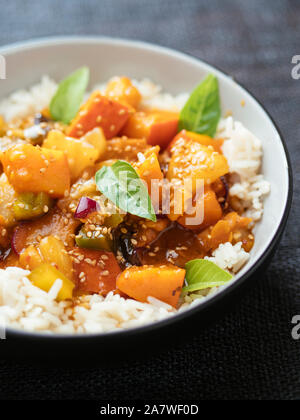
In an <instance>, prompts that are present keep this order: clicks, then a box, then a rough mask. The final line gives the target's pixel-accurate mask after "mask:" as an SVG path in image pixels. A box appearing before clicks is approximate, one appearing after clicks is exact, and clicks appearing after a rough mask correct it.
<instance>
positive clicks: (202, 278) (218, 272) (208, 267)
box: [183, 259, 233, 292]
mask: <svg viewBox="0 0 300 420" xmlns="http://www.w3.org/2000/svg"><path fill="white" fill-rule="evenodd" d="M185 269H186V277H185V278H186V282H187V286H186V287H184V288H183V291H184V292H195V291H198V290H204V289H212V288H213V287H218V286H223V285H224V284H226V283H227V282H228V281H229V280H231V279H232V278H233V276H232V275H231V274H230V273H228V272H227V271H224V270H222V269H221V268H220V267H218V266H217V265H216V264H215V263H213V262H212V261H208V260H200V259H198V260H192V261H189V262H188V263H187V264H186V265H185Z"/></svg>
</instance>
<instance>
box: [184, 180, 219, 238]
mask: <svg viewBox="0 0 300 420" xmlns="http://www.w3.org/2000/svg"><path fill="white" fill-rule="evenodd" d="M199 200H203V206H204V209H203V210H204V214H203V221H202V223H200V224H199V223H198V224H191V221H190V222H189V223H188V221H187V220H188V219H189V218H193V217H195V214H191V215H187V214H184V215H183V216H181V217H179V219H178V220H177V222H178V223H180V224H181V225H182V226H184V227H187V228H189V229H192V230H200V229H205V228H206V227H208V226H211V225H214V224H215V223H217V221H218V220H220V219H221V217H222V214H223V212H222V208H221V206H220V204H219V202H218V200H217V197H216V194H215V192H214V191H212V190H211V189H210V188H209V187H206V188H205V190H204V194H203V197H200V198H199Z"/></svg>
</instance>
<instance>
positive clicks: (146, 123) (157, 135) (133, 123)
mask: <svg viewBox="0 0 300 420" xmlns="http://www.w3.org/2000/svg"><path fill="white" fill-rule="evenodd" d="M178 120H179V114H178V113H177V112H171V111H163V110H153V111H152V110H151V111H143V112H136V113H135V114H133V115H132V116H131V117H130V118H129V120H128V122H127V124H126V125H125V127H124V128H123V130H122V134H123V135H125V136H128V137H133V138H138V139H141V138H145V139H146V140H147V143H148V144H151V145H152V146H155V145H158V146H160V147H161V149H165V148H166V147H167V146H168V144H169V142H170V141H171V140H172V139H173V138H174V136H175V135H176V133H177V131H178Z"/></svg>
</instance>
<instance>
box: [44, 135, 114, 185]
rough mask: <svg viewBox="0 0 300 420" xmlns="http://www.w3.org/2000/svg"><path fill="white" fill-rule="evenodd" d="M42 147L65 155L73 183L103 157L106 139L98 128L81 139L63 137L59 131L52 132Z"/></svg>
mask: <svg viewBox="0 0 300 420" xmlns="http://www.w3.org/2000/svg"><path fill="white" fill-rule="evenodd" d="M43 147H45V148H47V149H53V150H61V151H63V152H65V153H66V154H67V157H68V162H69V167H70V172H71V178H72V181H75V180H76V179H78V178H79V176H80V175H81V174H82V172H83V171H84V170H85V169H86V168H87V167H89V166H92V165H94V163H95V162H96V161H97V160H98V159H99V158H100V157H101V156H103V155H104V153H105V151H106V139H105V137H104V134H103V131H102V129H100V128H98V127H97V128H95V129H94V130H92V131H90V132H89V133H87V134H86V135H85V136H84V137H83V138H81V139H75V138H72V137H67V136H65V135H64V134H63V133H62V132H61V131H58V130H52V131H50V133H49V134H48V137H47V138H46V140H45V141H44V143H43Z"/></svg>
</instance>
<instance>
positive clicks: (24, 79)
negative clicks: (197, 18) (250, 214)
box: [0, 37, 292, 324]
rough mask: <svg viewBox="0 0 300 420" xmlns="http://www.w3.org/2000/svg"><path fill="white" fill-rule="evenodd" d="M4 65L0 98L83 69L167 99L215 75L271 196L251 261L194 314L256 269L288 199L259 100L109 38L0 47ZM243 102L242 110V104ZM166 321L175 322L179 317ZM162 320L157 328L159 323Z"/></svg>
mask: <svg viewBox="0 0 300 420" xmlns="http://www.w3.org/2000/svg"><path fill="white" fill-rule="evenodd" d="M0 54H1V55H4V57H5V58H6V63H7V79H6V80H0V86H1V90H0V92H1V93H0V96H1V97H5V96H6V95H8V94H10V93H11V92H13V91H15V90H17V89H22V88H26V87H29V86H30V85H31V84H34V83H36V82H37V81H39V80H40V78H41V76H42V75H44V74H49V75H50V76H51V77H53V78H54V79H56V80H60V79H62V78H63V77H64V76H66V75H67V74H68V73H70V72H71V71H73V70H74V69H77V68H78V67H80V66H82V65H86V66H88V67H89V68H90V70H91V82H90V84H91V86H92V85H94V84H96V83H99V82H102V81H103V82H104V81H106V80H107V79H109V78H110V77H111V76H113V75H118V74H125V75H128V76H129V77H134V78H137V79H142V78H145V77H148V78H150V79H151V80H153V81H154V82H156V83H158V84H160V85H162V86H163V88H164V90H165V91H167V92H170V93H172V94H177V93H180V92H189V91H191V90H192V89H193V88H194V87H195V86H196V85H197V84H198V83H199V81H201V79H203V77H204V76H205V75H206V74H207V73H214V74H215V75H216V76H217V77H218V79H219V84H220V91H221V98H222V107H223V112H224V113H225V112H226V111H228V110H231V111H232V112H233V115H234V117H235V119H237V120H240V121H241V122H242V123H243V124H244V125H245V126H246V127H247V128H249V129H250V130H251V131H252V132H253V133H255V134H256V136H257V137H258V138H259V139H261V141H262V144H263V152H264V157H263V167H262V171H263V174H264V177H265V178H266V179H267V180H268V181H269V182H270V183H271V194H270V195H269V196H268V197H267V198H266V199H265V207H264V209H265V210H264V216H263V219H262V221H261V222H259V223H258V225H257V226H256V228H255V237H256V240H255V246H254V248H253V250H252V251H251V259H250V261H249V262H248V264H247V265H246V266H245V267H244V268H243V269H242V270H241V271H240V272H239V273H238V275H237V276H236V281H235V282H234V283H233V284H232V285H229V286H228V288H227V290H224V291H221V292H220V293H219V294H218V295H217V296H214V297H212V298H210V299H208V300H206V301H205V302H204V303H203V304H200V305H199V307H198V308H196V309H192V310H189V311H187V312H194V311H196V310H199V309H200V307H201V306H205V305H207V304H209V301H211V302H210V303H213V301H216V300H220V299H222V296H223V295H224V294H225V293H226V292H227V293H229V292H230V291H231V290H233V289H234V288H235V287H237V286H238V285H239V283H242V282H243V280H245V279H246V278H247V277H248V276H249V274H253V272H254V271H255V270H256V269H257V268H258V267H259V265H261V264H262V263H263V262H264V261H265V260H266V259H267V256H268V255H269V254H270V253H271V251H272V249H273V248H274V246H275V242H278V240H279V237H280V235H281V233H282V230H283V227H284V225H285V222H286V219H287V216H288V212H289V207H290V203H291V195H292V177H291V167H290V163H289V158H288V154H287V150H286V147H285V144H284V141H283V139H282V138H281V136H280V133H279V131H278V129H277V128H276V126H275V124H274V122H273V121H272V119H271V118H270V116H269V115H268V114H267V112H266V111H265V109H264V108H263V107H262V106H261V105H260V104H259V103H258V101H257V100H256V99H255V98H254V97H253V96H252V95H251V94H250V93H249V92H248V91H247V90H246V89H244V88H243V87H241V85H239V84H238V83H237V82H235V81H234V80H233V79H232V78H231V77H230V76H228V75H226V74H224V73H223V72H221V71H219V70H217V69H216V68H214V67H212V66H210V65H208V64H206V63H204V62H203V61H201V60H198V59H196V58H193V57H190V56H188V55H185V54H182V53H180V52H176V51H173V50H170V49H166V48H162V47H158V46H154V45H150V44H147V43H143V42H134V41H127V40H121V39H110V38H94V37H92V38H90V37H88V38H83V37H80V38H77V37H67V38H49V39H44V40H37V41H29V42H25V43H21V44H15V45H12V46H8V47H3V48H0ZM242 101H245V104H246V105H245V106H244V107H242V106H241V102H242ZM181 316H182V315H176V316H175V317H172V318H171V319H170V320H168V322H174V321H175V320H176V319H177V318H178V317H181ZM163 323H164V321H162V322H160V323H158V324H163Z"/></svg>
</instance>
